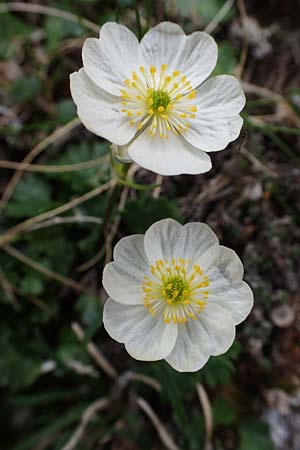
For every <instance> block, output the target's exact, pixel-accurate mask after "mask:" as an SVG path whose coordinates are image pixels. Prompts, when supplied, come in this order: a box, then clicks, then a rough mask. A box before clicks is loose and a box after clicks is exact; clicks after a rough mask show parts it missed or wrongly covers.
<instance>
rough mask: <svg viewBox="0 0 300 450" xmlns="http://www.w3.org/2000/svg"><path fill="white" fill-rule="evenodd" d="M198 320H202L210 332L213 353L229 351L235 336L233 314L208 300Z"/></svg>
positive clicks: (214, 354) (219, 353)
mask: <svg viewBox="0 0 300 450" xmlns="http://www.w3.org/2000/svg"><path fill="white" fill-rule="evenodd" d="M198 320H199V321H201V324H202V325H203V327H204V329H205V330H206V332H207V333H208V334H209V337H210V342H211V346H212V347H211V354H212V355H213V356H216V355H221V354H222V353H225V352H227V350H228V349H229V348H230V347H231V345H232V344H233V341H234V338H235V326H234V323H233V319H232V317H231V314H230V313H229V312H228V311H226V309H224V308H222V307H221V306H219V305H217V304H215V303H214V302H213V301H209V300H208V302H207V305H206V307H205V309H204V311H203V312H202V313H201V314H200V315H199V319H198ZM195 322H196V321H195Z"/></svg>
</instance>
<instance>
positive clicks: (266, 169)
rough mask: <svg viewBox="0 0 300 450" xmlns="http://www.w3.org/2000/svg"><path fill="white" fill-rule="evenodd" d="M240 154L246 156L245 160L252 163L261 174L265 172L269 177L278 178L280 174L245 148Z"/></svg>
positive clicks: (242, 148)
mask: <svg viewBox="0 0 300 450" xmlns="http://www.w3.org/2000/svg"><path fill="white" fill-rule="evenodd" d="M240 153H241V154H242V155H243V156H245V158H247V159H248V161H250V162H251V163H252V164H253V166H254V167H255V168H256V169H257V170H259V171H260V172H263V173H264V174H266V175H267V176H269V177H272V178H278V174H277V173H276V172H275V171H274V170H272V169H270V168H269V167H268V166H265V165H264V164H263V163H262V162H261V161H259V159H257V158H256V156H255V155H254V154H253V153H250V152H249V151H248V150H247V149H246V148H245V147H241V149H240Z"/></svg>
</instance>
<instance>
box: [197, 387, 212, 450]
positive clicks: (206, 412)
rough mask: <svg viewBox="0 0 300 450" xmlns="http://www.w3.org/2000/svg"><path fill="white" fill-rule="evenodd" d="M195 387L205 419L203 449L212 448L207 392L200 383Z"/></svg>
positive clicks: (210, 413) (209, 405) (210, 418)
mask: <svg viewBox="0 0 300 450" xmlns="http://www.w3.org/2000/svg"><path fill="white" fill-rule="evenodd" d="M196 389H197V394H198V397H199V400H200V402H201V406H202V409H203V415H204V420H205V433H206V435H205V446H204V450H212V435H213V418H212V409H211V404H210V401H209V398H208V395H207V392H206V390H205V389H204V387H203V385H202V384H201V383H197V384H196Z"/></svg>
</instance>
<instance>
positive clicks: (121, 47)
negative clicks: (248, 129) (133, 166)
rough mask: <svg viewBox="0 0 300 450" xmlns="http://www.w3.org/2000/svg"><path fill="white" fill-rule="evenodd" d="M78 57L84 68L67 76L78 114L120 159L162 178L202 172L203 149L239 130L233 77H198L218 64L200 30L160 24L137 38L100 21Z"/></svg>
mask: <svg viewBox="0 0 300 450" xmlns="http://www.w3.org/2000/svg"><path fill="white" fill-rule="evenodd" d="M82 57H83V68H82V69H80V70H79V72H74V73H73V74H72V75H71V93H72V96H73V99H74V102H75V103H76V105H77V110H78V115H79V117H80V119H81V121H82V123H83V124H84V125H85V126H86V128H88V129H89V130H90V131H92V132H93V133H95V134H97V135H98V136H102V137H104V138H105V139H108V140H109V141H110V142H112V143H113V144H114V145H113V148H114V149H115V151H116V153H117V154H118V156H119V157H120V158H121V159H122V158H123V159H124V160H125V161H130V160H133V161H135V162H137V163H138V164H139V165H141V166H142V167H145V168H147V169H149V170H152V171H154V172H157V173H159V174H162V175H178V174H182V173H189V174H196V173H203V172H207V171H208V170H210V168H211V160H210V157H209V156H208V154H207V153H206V152H214V151H218V150H222V149H224V148H225V147H226V146H227V145H228V143H229V142H231V141H233V140H234V139H236V138H237V137H238V135H239V133H240V130H241V127H242V123H243V120H242V118H241V117H240V115H239V113H240V111H241V110H242V109H243V107H244V105H245V96H244V93H243V90H242V87H241V85H240V83H239V82H238V80H237V79H236V78H235V77H233V76H229V75H222V76H216V77H213V78H210V79H209V80H208V81H205V79H206V78H207V77H208V76H209V75H210V73H211V72H212V70H213V69H214V67H215V65H216V62H217V45H216V43H215V41H214V39H213V38H212V37H211V36H209V35H208V34H207V33H204V32H199V31H197V32H195V33H193V34H191V35H189V36H186V35H185V34H184V32H183V31H182V29H181V28H180V27H179V26H178V25H176V24H174V23H170V22H163V23H160V24H159V25H157V26H156V27H154V28H152V29H151V30H149V31H148V32H147V33H146V34H145V36H144V37H143V39H142V40H141V42H140V43H139V42H138V40H137V38H136V37H135V35H134V34H133V33H132V32H131V31H129V30H128V29H127V28H126V27H124V26H122V25H118V24H116V23H106V24H105V25H104V26H103V27H102V29H101V32H100V38H99V39H95V38H89V39H87V40H86V41H85V43H84V46H83V51H82ZM204 81H205V82H204ZM203 82H204V83H203Z"/></svg>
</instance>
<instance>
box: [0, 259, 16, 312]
mask: <svg viewBox="0 0 300 450" xmlns="http://www.w3.org/2000/svg"><path fill="white" fill-rule="evenodd" d="M0 285H1V287H2V289H3V291H4V292H5V294H6V295H7V298H8V299H9V301H10V302H11V303H12V305H13V306H14V307H17V306H18V305H19V302H18V300H17V298H16V296H15V293H14V290H13V287H12V286H11V284H10V282H9V281H8V279H7V277H6V275H5V272H4V270H3V269H2V267H1V266H0Z"/></svg>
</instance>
